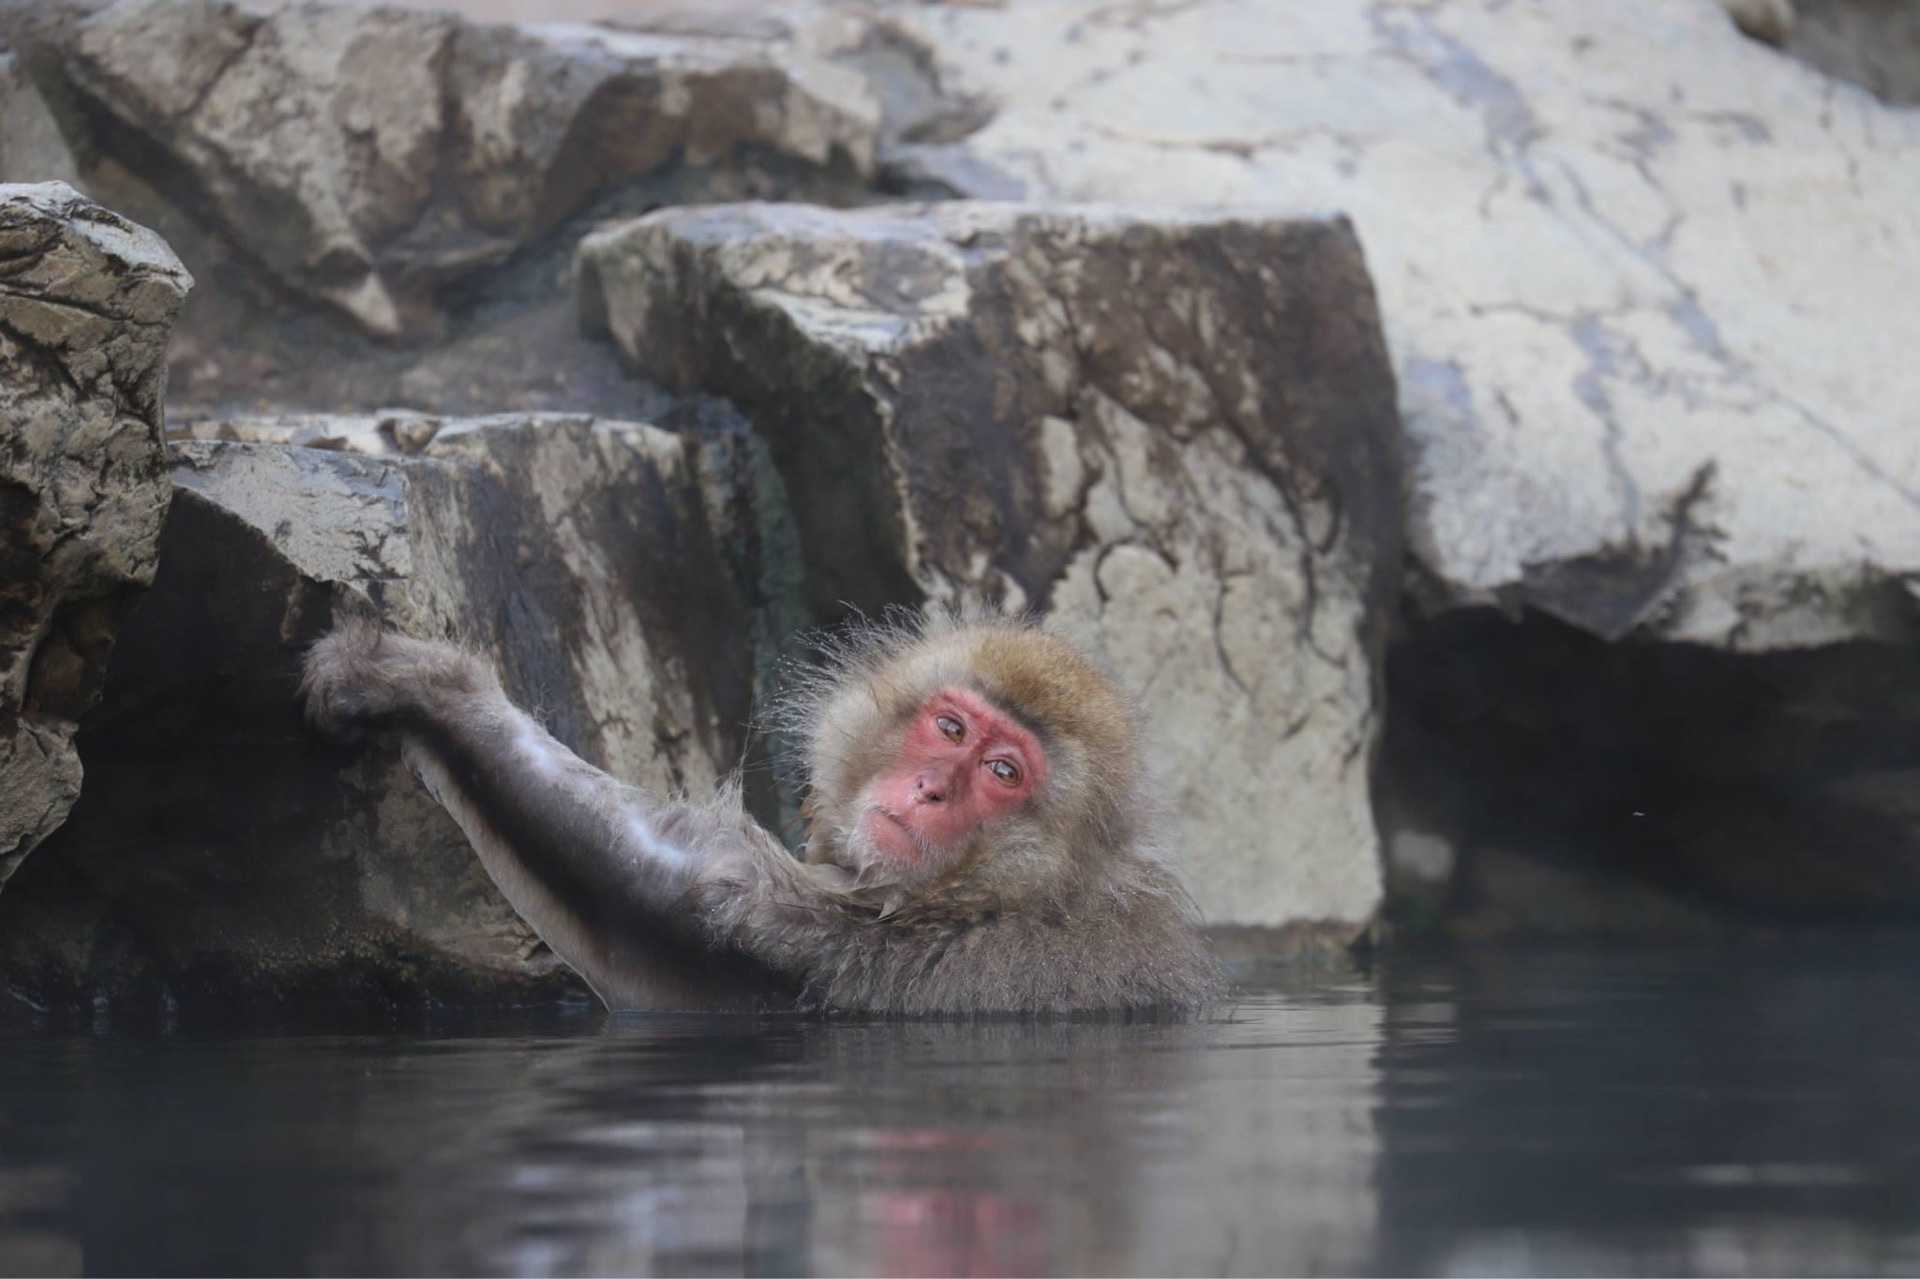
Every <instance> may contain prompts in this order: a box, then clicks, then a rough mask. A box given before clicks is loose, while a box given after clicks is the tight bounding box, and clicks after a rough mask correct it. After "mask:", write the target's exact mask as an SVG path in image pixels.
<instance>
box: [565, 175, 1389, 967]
mask: <svg viewBox="0 0 1920 1279" xmlns="http://www.w3.org/2000/svg"><path fill="white" fill-rule="evenodd" d="M579 276H580V293H581V299H582V306H583V308H584V310H585V312H586V314H587V318H588V320H589V322H590V323H592V324H594V325H595V326H597V327H601V328H604V329H605V330H606V331H607V332H609V333H610V334H611V336H612V337H613V339H614V340H615V341H616V342H617V343H618V344H619V346H620V348H621V349H622V350H623V351H625V352H626V353H627V354H628V355H629V356H630V357H631V358H632V359H633V360H634V361H635V362H636V363H637V365H638V366H639V368H640V369H641V370H642V371H643V372H645V373H647V374H648V375H650V376H653V377H657V378H659V379H660V380H662V381H663V382H664V383H665V384H666V385H667V386H668V387H669V388H672V389H676V390H696V389H697V390H704V391H708V392H713V393H717V394H724V395H725V396H727V397H728V398H730V399H731V400H732V401H733V402H734V403H736V404H737V405H739V406H740V408H741V409H742V411H743V412H744V414H745V415H746V416H747V417H748V418H749V419H750V420H751V421H752V422H753V423H754V425H755V427H756V428H757V429H759V430H760V431H761V432H763V433H764V434H765V436H766V437H767V440H768V444H769V447H770V449H771V451H772V452H773V455H774V457H775V459H776V460H777V462H778V463H779V465H780V468H781V471H782V473H783V475H784V476H785V479H786V482H787V485H788V487H789V490H790V491H791V492H792V493H793V494H794V499H795V506H796V518H797V523H798V526H799V529H800V533H801V538H802V555H803V558H804V560H805V563H806V566H807V569H808V579H809V583H810V586H811V589H812V590H813V591H814V593H815V599H814V603H815V606H816V607H817V608H819V609H820V610H821V611H823V612H827V611H831V610H832V608H833V607H834V606H835V605H836V604H839V603H841V602H846V603H851V604H854V605H856V606H859V607H861V608H864V609H866V610H869V611H872V610H875V609H879V608H883V607H885V606H886V605H888V604H891V603H896V602H902V601H913V600H918V599H922V598H934V599H942V598H952V597H955V596H973V595H984V596H987V597H990V598H997V599H999V600H1002V601H1005V602H1008V603H1010V604H1012V605H1013V606H1015V607H1021V606H1031V607H1035V608H1043V609H1047V610H1049V611H1051V612H1052V613H1053V614H1054V615H1055V616H1056V617H1057V618H1059V619H1060V620H1061V621H1063V622H1065V623H1066V624H1067V625H1069V626H1071V627H1074V628H1076V629H1078V630H1080V631H1082V632H1083V633H1084V634H1085V635H1086V636H1087V637H1088V638H1089V639H1090V640H1091V641H1092V642H1093V644H1094V645H1095V646H1096V648H1097V649H1098V650H1099V651H1100V652H1101V653H1103V654H1104V655H1105V657H1106V658H1107V659H1108V660H1109V661H1110V663H1111V664H1112V666H1113V667H1114V668H1115V670H1116V672H1117V673H1118V674H1119V676H1120V677H1121V679H1122V680H1123V682H1124V683H1126V684H1127V685H1128V686H1129V687H1132V688H1134V689H1137V690H1139V693H1140V697H1141V700H1142V702H1143V703H1144V708H1145V710H1146V712H1147V717H1148V719H1149V721H1150V723H1151V725H1152V737H1151V739H1150V740H1151V742H1152V750H1151V755H1152V758H1153V760H1154V762H1155V764H1156V765H1157V766H1158V767H1159V768H1160V770H1161V771H1162V772H1164V773H1165V774H1166V780H1167V782H1168V784H1169V786H1170V789H1171V794H1172V800H1173V808H1174V813H1173V816H1174V820H1175V824H1176V826H1177V834H1178V836H1179V837H1180V842H1181V843H1182V844H1183V845H1184V846H1185V848H1186V850H1187V852H1188V854H1189V857H1190V861H1191V863H1192V866H1193V884H1194V891H1195V894H1196V896H1197V897H1198V899H1199V902H1200V905H1201V907H1202V909H1203V910H1204V912H1205V914H1206V916H1207V918H1208V920H1209V921H1210V922H1212V923H1214V924H1216V925H1255V926H1265V927H1279V926H1298V927H1300V928H1301V929H1302V930H1303V931H1304V932H1306V933H1308V934H1312V933H1314V932H1315V929H1316V926H1319V925H1325V926H1326V927H1325V928H1321V929H1319V930H1318V931H1319V935H1321V936H1326V935H1329V934H1330V935H1331V936H1334V937H1337V938H1341V939H1346V938H1351V936H1352V935H1353V934H1354V932H1355V930H1356V929H1357V928H1358V927H1360V926H1361V925H1363V924H1364V923H1365V922H1366V921H1368V920H1369V919H1370V918H1371V916H1372V914H1373V911H1374V909H1375V907H1376V905H1377V904H1378V901H1379V897H1380V871H1379V858H1378V854H1377V850H1376V847H1375V836H1374V828H1373V820H1372V814H1371V810H1370V808H1369V795H1368V771H1369V767H1370V764H1371V759H1372V754H1373V747H1374V739H1375V734H1376V731H1377V728H1378V724H1379V717H1380V709H1381V708H1380V702H1379V698H1378V687H1377V682H1378V665H1377V661H1378V658H1379V655H1380V651H1381V647H1382V644H1383V641H1384V638H1385V622H1386V618H1387V614H1388V609H1389V605H1390V602H1391V600H1392V599H1393V598H1394V595H1395V592H1396V590H1397V587H1398V582H1399V574H1400V558H1401V510H1402V505H1401V503H1402V493H1401V485H1402V479H1403V477H1402V464H1401V457H1400V447H1399V424H1398V421H1397V419H1396V417H1395V414H1394V407H1393V376H1392V373H1391V370H1390V369H1389V367H1388V364H1387V357H1386V351H1385V348H1384V346H1383V344H1382V341H1381V336H1380V329H1379V320H1378V316H1377V314H1376V311H1375V307H1374V300H1373V292H1372V288H1371V285H1370V284H1369V282H1368V278H1367V272H1366V267H1365V264H1364V263H1363V261H1362V258H1361V254H1360V247H1359V244H1358V242H1357V241H1356V239H1355V238H1354V235H1353V232H1352V230H1351V228H1350V227H1349V226H1348V225H1347V224H1346V223H1345V222H1344V221H1342V220H1340V219H1337V218H1314V217H1303V218H1284V217H1260V216H1234V215H1226V214H1211V215H1197V214H1196V215H1190V216H1183V215H1178V214H1168V215H1154V216H1148V215H1139V214H1131V213H1126V212H1121V211H1115V210H1101V209H1040V208H1031V207H1020V206H1010V205H967V204H950V205H933V206H927V207H912V208H896V209H886V210H867V211H862V212H857V213H845V214H841V213H832V212H828V211H825V210H820V209H812V208H806V207H800V206H790V205H788V206H779V205H741V206H732V207H724V208H712V209H696V210H670V211H665V212H662V213H659V214H655V215H652V216H649V217H647V218H644V219H641V220H638V221H635V222H630V223H625V224H621V225H617V226H613V227H609V228H606V229H603V230H602V231H600V232H598V233H596V234H594V235H592V236H590V237H589V238H588V239H587V240H586V241H584V242H583V244H582V248H581V254H580V260H579Z"/></svg>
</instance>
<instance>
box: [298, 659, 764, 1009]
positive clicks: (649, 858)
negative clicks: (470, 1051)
mask: <svg viewBox="0 0 1920 1279" xmlns="http://www.w3.org/2000/svg"><path fill="white" fill-rule="evenodd" d="M302 691H303V693H304V695H305V698H306V703H307V711H308V715H309V717H310V718H311V719H312V720H313V722H314V723H315V725H316V726H317V727H319V728H321V729H322V730H323V731H328V732H331V733H334V734H336V735H339V734H343V733H348V732H351V731H352V730H354V729H357V728H364V727H376V726H387V727H392V728H395V729H397V730H399V732H400V733H401V735H402V739H403V742H404V750H405V755H406V760H407V763H408V765H409V766H410V767H411V768H412V769H413V770H414V772H415V773H416V774H418V775H419V777H420V779H421V780H422V781H423V782H424V783H425V784H426V786H427V788H428V789H429V790H430V791H431V792H432V793H433V795H434V798H436V799H437V800H439V801H440V803H441V804H442V805H443V806H444V807H445V808H446V809H447V811H448V812H449V813H450V814H452V816H453V818H454V820H455V821H456V822H458V823H459V825H460V827H461V829H462V830H463V831H465V832H466V835H467V837H468V839H469V840H471V841H472V843H473V846H474V849H475V851H476V852H477V853H478V854H479V856H480V860H481V863H482V864H483V865H484V866H485V867H486V869H487V872H488V874H489V875H491V876H492V878H493V880H494V882H495V883H496V884H498V885H499V887H500V889H501V891H502V892H503V893H504V894H505V895H506V897H507V900H508V901H510V902H511V903H512V904H513V907H514V909H515V910H517V911H519V912H520V914H521V916H522V917H523V918H525V919H526V920H527V921H528V922H529V923H531V924H532V925H533V926H534V928H535V929H536V930H537V931H538V932H539V933H540V935H541V937H542V938H543V939H544V940H545V941H546V942H547V944H548V945H549V946H551V947H552V948H553V950H554V951H555V952H556V953H557V954H558V955H559V956H560V957H561V958H562V959H564V960H566V961H567V962H568V963H569V964H571V965H572V966H573V967H574V969H575V970H576V971H578V972H579V973H580V974H581V976H583V977H584V978H586V980H587V981H588V983H589V984H591V985H592V986H593V988H594V990H595V991H596V993H598V994H599V995H600V996H601V998H602V999H604V1000H605V1001H606V1002H607V1004H608V1005H609V1006H611V1007H615V1008H620V1007H649V1006H661V1005H662V1004H671V1003H674V1002H680V999H679V998H677V996H678V995H679V994H680V992H677V991H674V992H669V991H663V990H662V989H661V982H662V971H661V969H662V966H661V963H660V958H659V956H660V945H661V942H662V940H663V938H666V939H671V938H673V937H675V936H677V937H678V939H680V940H681V941H683V942H685V943H692V944H694V945H700V946H708V945H712V944H714V942H715V940H717V939H715V938H712V937H711V936H709V935H708V933H709V927H708V921H707V920H706V919H705V917H704V912H703V911H702V909H701V905H700V902H699V900H698V899H699V896H700V894H699V893H698V891H697V890H698V885H699V884H700V882H701V880H702V879H703V877H707V876H711V875H713V874H714V873H716V872H721V873H724V874H725V876H726V878H727V879H728V880H729V881H731V882H732V883H734V884H735V885H738V884H739V883H740V882H741V880H742V879H746V880H749V881H753V882H756V883H764V882H765V881H766V879H767V877H768V873H769V872H768V870H767V869H763V866H764V864H765V863H766V859H768V858H770V857H774V856H777V857H779V858H780V859H781V860H783V861H786V862H789V863H791V861H792V859H791V858H790V857H788V856H787V855H786V853H785V851H784V850H783V849H780V848H779V846H778V845H777V844H776V843H775V842H774V841H773V840H772V838H771V837H770V836H768V835H767V834H766V833H765V832H764V831H762V830H761V829H760V828H759V827H758V826H757V825H756V824H754V823H753V822H752V821H751V819H749V818H746V817H745V816H744V815H740V814H737V813H736V814H733V815H731V816H729V814H728V813H727V812H726V810H725V809H719V808H713V807H708V806H703V805H695V804H675V803H669V804H660V803H656V802H654V801H652V800H650V799H649V798H648V797H647V796H646V795H645V794H644V793H643V792H641V791H639V790H638V789H636V788H634V787H632V786H628V785H626V784H624V783H622V782H619V781H617V780H615V779H614V778H612V777H609V776H608V775H607V774H605V773H603V772H601V771H600V770H599V769H597V768H594V767H593V766H592V765H590V764H588V763H586V762H585V761H584V760H581V759H580V758H579V757H578V756H576V755H574V754H573V753H572V752H571V751H569V750H568V749H567V748H566V747H564V746H562V745H561V744H560V743H559V742H557V741H555V740H554V739H553V737H552V736H550V735H549V734H548V733H547V732H546V730H545V729H543V728H541V727H540V725H539V724H538V723H536V722H535V721H534V720H533V718H532V717H531V716H529V715H527V714H526V713H525V712H523V711H521V710H519V709H518V708H516V707H515V706H514V705H513V704H512V703H511V702H509V701H508V700H507V698H506V695H505V694H504V693H503V692H502V691H501V689H500V685H499V681H498V680H497V679H496V678H495V677H494V675H493V673H492V671H490V670H488V669H487V667H486V666H484V665H483V664H482V663H481V662H479V661H478V660H476V659H475V658H473V657H472V656H470V655H468V654H466V653H463V652H461V651H460V650H458V649H455V648H452V647H449V646H447V645H442V644H433V643H428V642H425V641H422V640H415V639H410V638H407V637H405V636H401V635H394V634H390V633H383V632H381V631H380V630H378V629H377V628H375V627H372V626H370V625H365V624H350V625H348V626H345V627H343V628H341V629H340V630H338V631H336V632H335V633H334V634H332V635H330V636H328V637H327V638H326V639H324V640H322V641H321V642H320V643H319V644H318V645H316V646H315V647H314V649H313V652H312V653H311V654H310V655H309V657H308V659H307V668H306V677H305V680H304V681H303V684H302ZM771 873H773V874H775V875H779V874H781V873H782V872H781V870H780V869H778V868H774V869H773V870H772V872H771Z"/></svg>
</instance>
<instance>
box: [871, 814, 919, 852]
mask: <svg viewBox="0 0 1920 1279" xmlns="http://www.w3.org/2000/svg"><path fill="white" fill-rule="evenodd" d="M867 824H868V826H869V827H870V829H869V830H868V832H867V833H868V835H869V836H870V837H871V838H872V839H873V841H874V843H876V844H878V845H879V846H880V851H881V852H883V853H886V854H888V855H889V856H893V857H914V858H922V857H926V856H927V855H928V849H927V844H926V840H925V839H923V838H922V837H921V835H920V832H918V831H916V830H915V829H914V828H913V827H911V826H909V825H907V823H906V821H905V820H904V819H902V818H901V817H900V815H899V814H897V813H894V812H891V811H889V810H888V809H885V808H882V807H880V805H878V804H875V805H873V806H872V807H871V808H869V809H867ZM889 827H891V828H892V829H889ZM895 832H898V833H897V834H896V833H895Z"/></svg>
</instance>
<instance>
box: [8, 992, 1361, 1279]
mask: <svg viewBox="0 0 1920 1279" xmlns="http://www.w3.org/2000/svg"><path fill="white" fill-rule="evenodd" d="M1336 990H1337V992H1338V993H1337V994H1336V996H1335V997H1333V998H1332V999H1330V1000H1329V999H1328V998H1327V997H1326V996H1324V995H1323V996H1320V997H1316V998H1314V999H1310V1000H1309V999H1282V998H1279V997H1275V996H1271V995H1266V996H1259V997H1255V998H1253V999H1251V1000H1250V1001H1249V1002H1248V1003H1247V1004H1246V1005H1244V1006H1242V1007H1241V1008H1240V1009H1238V1010H1237V1011H1234V1012H1231V1013H1229V1012H1226V1011H1224V1010H1223V1011H1222V1013H1221V1014H1219V1016H1218V1018H1217V1019H1215V1020H1208V1021H1201V1022H1192V1023H1176V1024H1157V1023H1146V1024H1134V1025H1127V1024H1115V1023H1052V1024H1040V1023H1018V1022H1000V1023H988V1024H984V1025H966V1024H950V1023H899V1022H866V1021H837V1020H836V1021H823V1020H816V1019H807V1018H798V1017H793V1018H765V1019H744V1018H737V1017H736V1018H698V1017H689V1016H672V1017H621V1018H614V1019H608V1020H604V1021H602V1020H601V1019H598V1018H581V1019H578V1020H579V1021H580V1022H581V1023H582V1025H581V1026H580V1028H579V1029H578V1030H577V1031H575V1032H574V1033H568V1034H553V1035H546V1036H541V1037H527V1036H484V1037H478V1036H476V1037H464V1038H453V1037H445V1038H318V1039H316V1038H305V1037H277V1038H253V1039H241V1040H229V1039H212V1040H201V1039H195V1038H190V1037H184V1036H173V1037H164V1038H127V1037H116V1036H105V1037H95V1038H64V1039H62V1038H41V1039H32V1038H24V1039H17V1040H15V1041H14V1042H12V1043H11V1044H10V1045H9V1048H10V1050H11V1051H10V1052H9V1054H8V1057H7V1060H6V1062H5V1064H4V1065H0V1082H4V1084H5V1087H4V1093H3V1095H4V1096H5V1097H6V1098H7V1100H6V1101H5V1102H0V1106H4V1108H5V1113H6V1116H7V1118H8V1120H9V1121H10V1123H11V1127H12V1128H13V1130H14V1131H22V1130H24V1131H25V1132H26V1133H28V1134H30V1138H31V1140H30V1142H29V1143H28V1145H26V1146H16V1145H14V1144H12V1143H8V1145H7V1147H6V1149H5V1151H4V1153H0V1165H4V1166H5V1167H7V1168H8V1169H10V1170H12V1175H15V1176H20V1175H25V1173H26V1170H27V1169H28V1167H29V1165H28V1164H27V1163H25V1162H24V1161H25V1159H26V1158H27V1157H28V1156H29V1153H30V1151H31V1157H32V1158H34V1159H37V1160H44V1161H47V1162H46V1163H44V1164H41V1165H39V1166H40V1167H42V1168H45V1167H53V1168H61V1167H64V1168H66V1169H67V1170H68V1171H69V1173H70V1179H69V1181H67V1182H66V1183H63V1184H62V1188H61V1190H60V1191H59V1194H58V1196H57V1198H58V1199H59V1200H60V1202H59V1203H58V1204H57V1205H56V1204H51V1203H49V1204H43V1206H42V1207H41V1208H38V1209H33V1210H31V1212H30V1214H29V1215H31V1216H33V1217H34V1218H35V1219H36V1220H39V1221H41V1222H42V1223H43V1224H44V1225H46V1226H48V1227H53V1226H62V1227H64V1229H65V1231H66V1232H67V1234H66V1236H65V1238H66V1239H67V1240H71V1244H70V1245H69V1246H71V1247H72V1248H74V1250H75V1253H74V1256H75V1258H77V1257H78V1256H79V1254H80V1253H81V1252H84V1259H85V1267H86V1269H88V1270H89V1271H93V1272H96V1273H115V1272H120V1273H124V1272H127V1271H143V1270H152V1269H156V1268H159V1269H166V1270H173V1271H181V1270H186V1271H202V1270H208V1271H226V1272H232V1271H240V1270H244V1271H254V1270H270V1271H284V1270H318V1271H325V1272H367V1271H396V1270H397V1271H426V1272H448V1271H453V1272H479V1273H536V1274H537V1273H555V1272H557V1273H578V1272H594V1273H650V1272H673V1273H734V1272H753V1273H760V1272H773V1273H795V1272H804V1271H813V1272H818V1273H850V1274H902V1275H935V1274H959V1275H1002V1274H1037V1273H1052V1272H1061V1271H1080V1272H1085V1271H1091V1272H1108V1271H1112V1272H1132V1271H1140V1270H1153V1271H1160V1270H1187V1269H1194V1268H1201V1269H1207V1270H1222V1271H1229V1272H1243V1271H1260V1270H1268V1269H1273V1268H1275V1267H1278V1268H1280V1269H1289V1270H1305V1269H1319V1268H1335V1269H1353V1268H1355V1267H1358V1266H1362V1265H1364V1262H1365V1254H1366V1251H1367V1249H1368V1248H1369V1247H1370V1246H1371V1239H1372V1233H1373V1232H1372V1225H1373V1221H1372V1206H1371V1200H1372V1193H1371V1189H1370V1183H1371V1179H1372V1168H1373V1162H1374V1150H1373V1143H1372V1137H1371V1123H1372V1120H1371V1115H1370V1111H1371V1107H1372V1098H1373V1096H1374V1094H1375V1089H1374V1088H1373V1086H1372V1083H1371V1079H1372V1074H1371V1071H1372V1067H1371V1061H1372V1058H1373V1057H1374V1055H1375V1054H1376V1052H1377V1051H1378V1047H1379V1025H1380V1015H1379V1010H1378V1008H1377V1006H1375V1005H1374V1004H1373V1003H1372V1002H1371V1000H1370V999H1369V998H1365V997H1364V995H1365V993H1366V992H1365V991H1364V990H1356V989H1354V988H1351V987H1349V988H1347V989H1340V988H1336ZM29 1098H31V1099H32V1100H29ZM59 1161H66V1162H65V1163H64V1164H63V1163H61V1162H59ZM50 1208H51V1209H56V1210H54V1211H48V1210H47V1209H50ZM16 1219H19V1218H17V1217H16V1215H15V1214H14V1213H13V1212H11V1211H8V1210H7V1209H5V1208H0V1222H11V1221H13V1220H16ZM49 1238H51V1239H55V1240H59V1239H61V1236H59V1235H53V1236H49ZM28 1261H29V1257H28V1254H26V1253H24V1252H22V1253H19V1254H14V1253H11V1252H0V1270H12V1269H19V1268H22V1267H24V1266H25V1265H26V1264H27V1263H28ZM65 1268H68V1269H71V1268H72V1263H71V1261H70V1262H69V1263H68V1264H67V1265H66V1267H65Z"/></svg>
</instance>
